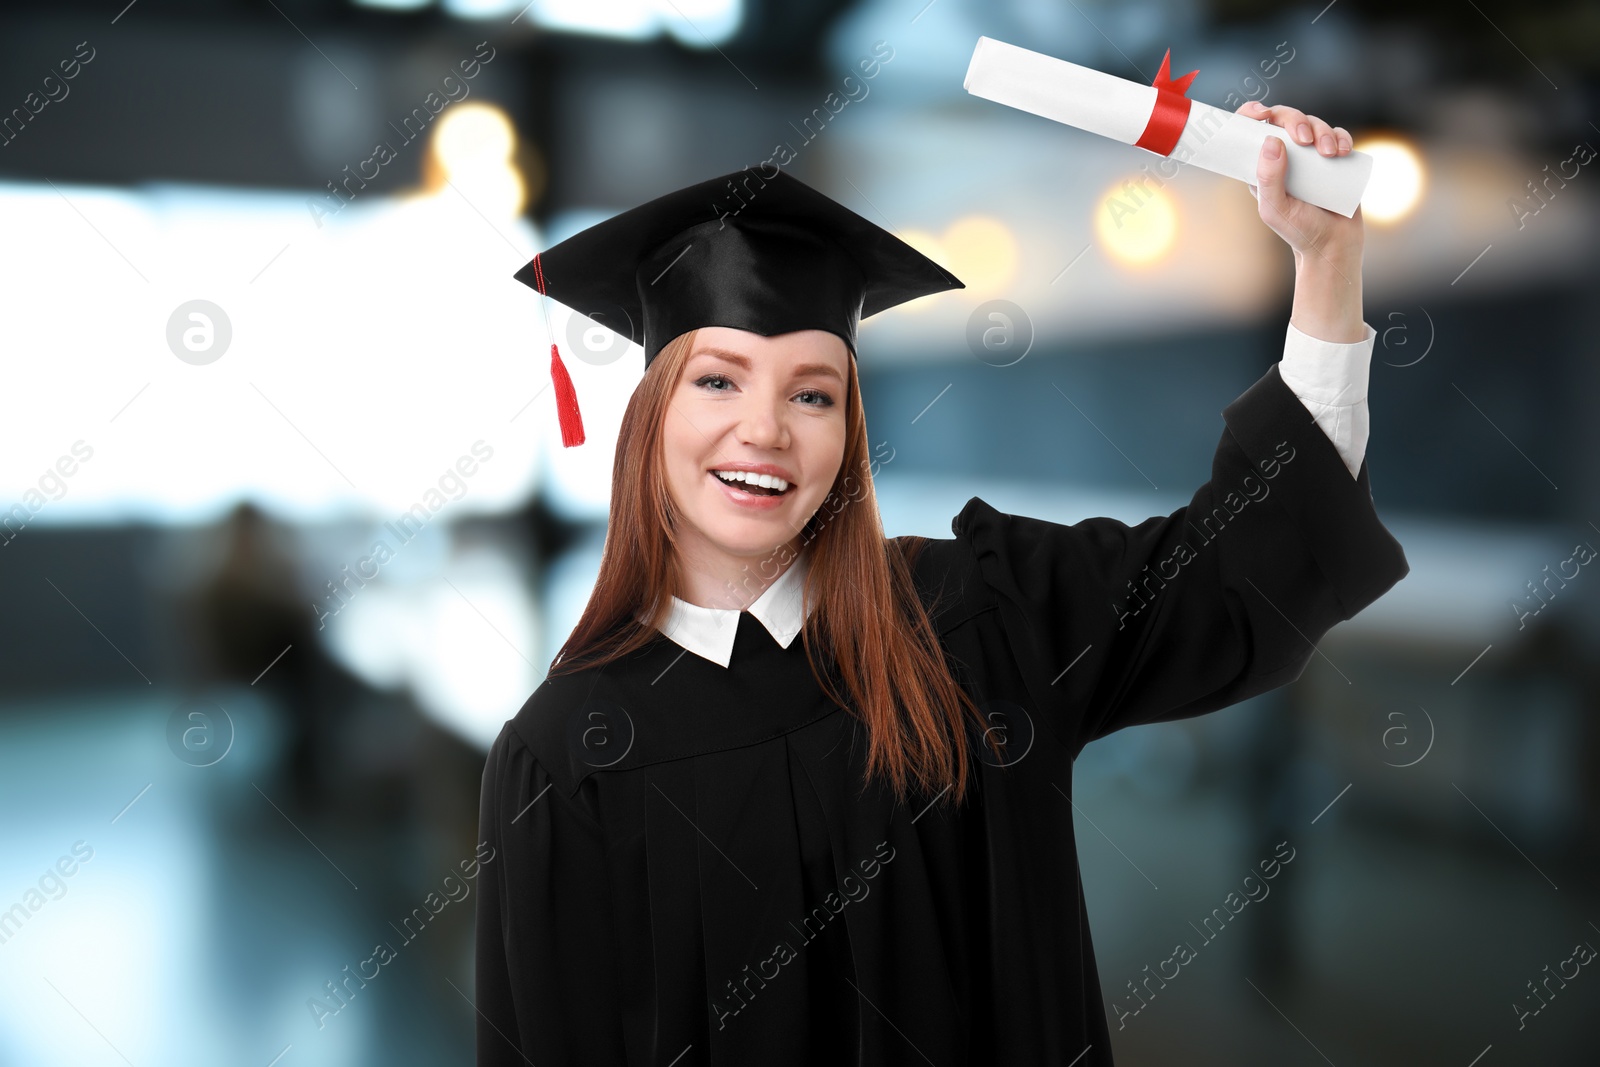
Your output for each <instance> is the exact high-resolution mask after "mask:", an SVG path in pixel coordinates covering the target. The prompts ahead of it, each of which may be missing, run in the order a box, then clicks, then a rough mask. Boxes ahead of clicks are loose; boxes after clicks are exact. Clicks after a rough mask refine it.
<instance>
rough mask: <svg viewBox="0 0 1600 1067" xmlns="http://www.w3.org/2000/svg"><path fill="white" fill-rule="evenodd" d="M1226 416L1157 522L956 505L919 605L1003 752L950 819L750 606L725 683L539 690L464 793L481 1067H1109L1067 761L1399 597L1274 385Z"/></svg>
mask: <svg viewBox="0 0 1600 1067" xmlns="http://www.w3.org/2000/svg"><path fill="white" fill-rule="evenodd" d="M1223 417H1224V421H1225V424H1226V429H1225V430H1224V431H1223V433H1222V436H1221V440H1220V441H1219V443H1218V446H1217V451H1216V454H1215V457H1214V459H1213V461H1212V471H1211V479H1210V481H1208V482H1207V483H1206V484H1204V485H1202V486H1201V487H1200V488H1199V489H1198V490H1197V491H1196V492H1195V494H1194V496H1193V498H1192V500H1191V501H1190V503H1189V504H1188V505H1186V506H1185V507H1183V508H1180V509H1179V510H1178V511H1176V512H1174V513H1173V514H1172V515H1170V516H1160V517H1155V518H1151V519H1147V520H1145V521H1144V522H1141V523H1139V524H1137V525H1135V526H1128V525H1126V524H1124V523H1122V522H1119V521H1117V520H1114V519H1110V518H1092V519H1086V520H1084V521H1082V522H1078V523H1075V524H1072V525H1062V524H1057V523H1051V522H1045V521H1042V520H1039V519H1033V518H1027V517H1024V516H1015V515H1006V514H1001V513H1000V512H997V511H996V510H995V509H994V508H992V507H990V506H989V505H988V504H987V503H985V502H984V501H983V500H982V499H981V498H978V497H973V498H971V499H970V500H969V501H967V504H966V506H965V507H963V508H962V510H961V512H960V514H959V515H957V516H956V517H955V519H954V521H953V522H952V524H951V528H952V532H953V533H954V534H955V537H954V538H952V539H932V540H929V541H928V542H927V543H926V545H925V548H924V550H923V551H922V552H921V553H920V555H919V556H918V557H917V558H916V560H915V570H914V573H915V575H916V578H917V584H918V588H919V591H920V592H921V594H922V595H923V597H924V602H925V603H926V604H929V605H930V610H931V612H932V614H933V619H934V625H935V629H936V630H937V631H938V633H939V637H940V640H941V642H942V643H943V645H944V648H945V650H946V652H947V656H948V658H949V661H950V662H951V665H952V670H953V671H954V672H955V675H956V677H957V679H958V681H959V682H960V683H961V684H962V685H963V686H965V687H966V688H967V691H968V692H969V693H970V694H971V695H972V696H973V698H974V699H975V700H976V701H978V702H979V706H980V707H981V708H983V709H984V710H985V711H986V712H987V713H988V714H989V715H990V716H991V721H993V722H994V723H995V728H997V729H1001V730H1003V731H1004V736H1005V738H1006V743H1007V752H1006V757H1005V759H1004V760H1003V761H1002V760H997V759H996V758H995V757H993V756H992V755H987V754H986V750H982V749H980V748H979V747H978V746H977V745H976V744H975V743H974V745H973V748H972V751H974V752H975V753H978V754H980V756H981V757H982V758H981V759H980V760H979V762H978V763H977V764H976V767H977V769H976V772H975V783H974V784H975V791H974V792H973V793H972V794H971V796H970V799H969V801H968V802H967V803H966V804H965V805H964V806H963V807H962V808H961V809H959V810H956V811H951V810H949V808H948V798H945V802H943V803H940V804H937V805H930V803H929V801H930V800H932V799H933V798H931V797H925V798H919V799H918V800H917V802H916V803H914V804H909V805H901V806H897V805H895V804H894V803H893V800H892V796H891V794H890V793H889V792H888V791H887V790H886V789H885V788H883V787H882V786H881V785H879V784H877V783H874V784H873V785H872V786H871V787H870V788H869V789H868V790H867V791H866V793H865V794H864V795H862V796H859V797H858V796H857V793H858V791H859V785H860V782H861V780H862V767H863V757H864V754H865V732H864V728H863V727H861V726H860V724H859V723H858V722H857V720H856V719H855V718H854V717H853V716H852V715H850V714H849V713H848V712H847V711H845V710H844V709H841V708H838V707H836V706H832V705H830V704H829V702H828V701H827V699H826V698H825V697H824V695H823V694H822V692H821V690H820V689H819V687H818V686H817V684H816V682H815V680H814V679H813V677H812V675H811V672H810V669H809V667H808V665H807V662H806V654H805V651H804V647H803V643H802V641H801V640H800V639H798V638H797V639H796V640H795V641H794V642H793V643H792V644H791V645H790V646H789V648H788V649H784V648H781V647H780V646H779V645H778V644H777V643H776V642H775V641H774V640H773V639H772V638H771V636H770V635H769V634H768V633H767V631H766V630H765V628H764V627H763V626H762V625H761V623H760V621H759V620H757V619H756V618H755V617H754V616H752V615H750V614H749V613H748V612H743V613H741V614H740V615H739V624H738V629H737V633H736V639H735V644H734V650H733V658H732V661H731V667H729V668H723V667H721V666H718V665H717V664H715V663H711V662H709V661H707V660H704V659H702V658H701V657H699V656H697V655H695V654H693V653H686V652H684V650H683V649H682V648H680V647H679V646H678V645H676V644H674V643H673V642H671V641H670V640H668V639H667V638H665V637H662V636H659V635H658V638H657V640H656V641H655V642H654V643H653V644H651V645H650V646H648V647H646V648H645V649H643V650H641V651H640V652H639V653H637V654H635V655H634V656H633V657H632V658H630V659H628V660H626V661H621V662H617V663H613V664H611V665H609V666H607V667H605V668H602V669H598V670H589V671H585V672H581V673H575V674H571V675H567V676H562V677H557V678H555V679H551V680H546V681H545V682H544V683H543V684H542V685H540V687H539V688H538V690H537V691H535V692H534V694H533V695H532V696H531V697H530V698H529V699H528V701H527V703H526V704H525V705H524V706H523V708H522V709H521V710H520V711H519V712H518V713H517V715H516V716H515V718H513V719H511V720H510V721H509V722H508V723H507V724H506V725H505V727H504V728H503V729H502V731H501V733H500V735H499V737H498V739H497V740H496V741H495V742H494V745H493V748H492V749H491V751H490V753H489V757H488V761H487V764H486V767H485V770H484V775H483V791H482V808H481V827H480V829H481V838H482V840H484V841H487V842H488V843H489V844H490V845H491V846H492V847H493V849H494V856H495V858H493V859H492V860H491V861H489V862H487V863H485V864H484V866H483V874H482V883H481V893H480V895H479V898H478V915H477V975H476V980H477V990H476V1002H477V1008H478V1012H479V1020H478V1033H477V1057H478V1058H477V1062H478V1064H479V1065H480V1067H491V1065H492V1067H500V1065H506V1064H523V1063H532V1064H535V1065H537V1067H564V1065H568V1064H630V1065H634V1064H637V1065H644V1064H651V1065H658V1067H667V1065H669V1064H671V1065H675V1067H691V1065H704V1064H715V1065H719V1067H721V1065H730V1064H740V1065H743V1064H762V1065H791V1064H794V1065H798V1064H809V1063H826V1064H860V1065H867V1064H871V1065H884V1064H907V1065H911V1064H916V1065H926V1064H930V1063H931V1064H935V1065H938V1067H955V1065H967V1064H1008V1065H1015V1064H1050V1065H1053V1067H1063V1065H1066V1064H1074V1065H1081V1067H1089V1065H1103V1064H1110V1063H1111V1062H1112V1057H1111V1041H1110V1033H1109V1027H1108V1021H1107V1018H1106V1013H1105V1008H1104V1005H1103V1003H1102V1000H1101V992H1100V981H1099V977H1098V974H1097V973H1096V969H1095V961H1094V953H1093V949H1092V946H1091V944H1090V936H1089V922H1088V918H1087V916H1086V915H1085V912H1084V902H1083V892H1082V885H1081V882H1080V880H1079V872H1078V863H1077V851H1076V842H1075V840H1074V833H1073V820H1072V806H1071V804H1070V803H1069V801H1068V797H1069V796H1070V795H1071V793H1072V766H1073V760H1074V758H1075V757H1076V756H1077V754H1078V753H1079V751H1081V750H1082V748H1083V746H1084V745H1085V744H1087V743H1088V742H1089V741H1092V740H1094V739H1095V738H1098V737H1102V736H1104V735H1106V734H1108V733H1110V732H1111V731H1113V730H1117V729H1121V728H1122V727H1125V726H1130V725H1134V724H1137V723H1148V722H1154V721H1160V720H1167V719H1174V718H1179V717H1185V716H1192V715H1199V714H1201V713H1204V712H1208V711H1213V710H1215V709H1218V708H1222V707H1226V706H1228V705H1230V704H1233V703H1235V702H1237V701H1239V700H1242V699H1244V698H1246V697H1249V696H1253V695H1255V694H1258V693H1262V692H1265V691H1267V690H1270V689H1273V688H1275V687H1277V686H1281V685H1284V684H1286V683H1288V682H1291V681H1294V680H1295V679H1296V678H1297V677H1299V675H1300V673H1301V672H1302V671H1303V670H1304V668H1305V666H1306V664H1307V663H1308V662H1309V660H1310V659H1311V657H1312V655H1313V654H1314V653H1313V642H1315V641H1316V640H1318V639H1319V638H1320V637H1321V636H1322V635H1323V634H1324V633H1326V632H1327V631H1328V629H1329V628H1330V627H1332V626H1333V625H1334V624H1335V623H1337V622H1339V621H1340V620H1343V619H1348V618H1350V617H1351V616H1352V615H1354V614H1355V613H1356V612H1358V611H1360V610H1361V609H1362V608H1363V607H1365V606H1366V605H1367V604H1370V603H1371V602H1372V601H1373V600H1375V599H1377V597H1379V596H1380V595H1382V594H1383V593H1384V592H1385V591H1386V590H1388V589H1389V588H1390V587H1391V586H1392V585H1394V583H1395V582H1397V581H1399V580H1400V579H1401V578H1402V577H1404V576H1405V574H1406V573H1407V571H1408V566H1407V563H1406V560H1405V556H1404V554H1403V552H1402V551H1401V548H1400V545H1399V544H1398V543H1397V542H1396V541H1395V540H1394V538H1393V537H1392V536H1391V535H1390V534H1389V532H1388V531H1387V530H1386V529H1385V528H1384V526H1383V525H1382V524H1381V523H1380V522H1379V520H1378V516H1377V514H1376V512H1375V510H1374V505H1373V500H1372V495H1371V489H1370V483H1369V481H1368V476H1367V468H1366V465H1365V463H1363V464H1362V466H1361V469H1360V475H1359V477H1358V478H1354V479H1353V478H1351V476H1350V472H1349V470H1348V468H1346V467H1345V466H1344V463H1343V461H1342V460H1341V459H1340V457H1339V454H1338V452H1337V450H1336V449H1335V448H1334V446H1333V443H1332V442H1331V441H1330V440H1329V439H1328V438H1327V437H1326V436H1325V435H1324V434H1323V432H1322V431H1321V429H1320V428H1319V427H1318V426H1317V425H1316V424H1315V423H1314V422H1313V421H1312V419H1311V416H1310V414H1309V413H1308V412H1307V410H1306V408H1305V406H1304V405H1302V404H1301V403H1300V401H1299V400H1298V399H1297V398H1296V397H1295V396H1294V394H1293V393H1291V392H1290V391H1289V389H1288V387H1287V386H1286V385H1284V383H1283V381H1282V379H1281V378H1280V377H1279V374H1278V368H1277V366H1276V365H1274V366H1272V367H1271V368H1270V369H1269V370H1268V371H1267V373H1266V374H1265V375H1263V376H1262V377H1261V378H1260V379H1259V380H1258V381H1257V382H1256V383H1255V384H1254V385H1252V386H1251V387H1250V388H1249V389H1248V390H1247V391H1246V392H1245V393H1244V394H1243V395H1241V396H1240V397H1239V398H1238V399H1236V400H1234V401H1233V402H1232V403H1231V404H1229V405H1228V406H1227V408H1225V409H1224V411H1223ZM896 542H897V543H898V544H900V546H901V547H902V548H904V547H905V544H906V539H904V538H897V539H896ZM1181 542H1186V543H1187V545H1188V546H1189V547H1188V550H1187V551H1185V550H1183V549H1180V548H1179V545H1180V543H1181ZM1147 568H1148V569H1147ZM1130 581H1135V582H1139V583H1141V588H1143V589H1145V590H1147V591H1148V592H1147V593H1146V594H1144V595H1143V596H1142V598H1141V599H1130V597H1132V596H1133V591H1132V589H1131V587H1130V586H1129V584H1128V583H1129V582H1130ZM1141 604H1142V605H1143V606H1142V607H1141V606H1140V605H1141ZM1069 666H1070V669H1069ZM663 672H665V673H663ZM975 738H976V735H975V734H974V735H973V739H974V740H975Z"/></svg>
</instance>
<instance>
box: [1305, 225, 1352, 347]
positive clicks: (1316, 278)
mask: <svg viewBox="0 0 1600 1067" xmlns="http://www.w3.org/2000/svg"><path fill="white" fill-rule="evenodd" d="M1289 321H1290V322H1291V323H1292V324H1293V325H1294V328H1295V329H1297V330H1299V331H1300V332H1301V333H1303V334H1306V335H1307V336H1309V337H1315V338H1317V339H1319V340H1323V341H1331V342H1334V343H1338V344H1353V343H1355V342H1357V341H1362V340H1365V339H1366V335H1367V327H1366V322H1365V320H1364V318H1363V312H1362V301H1361V251H1360V248H1359V247H1356V248H1353V249H1352V248H1350V247H1348V246H1344V247H1330V248H1324V249H1322V250H1320V251H1310V252H1305V253H1300V252H1297V253H1296V254H1295V280H1294V307H1293V310H1292V312H1291V314H1290V318H1289Z"/></svg>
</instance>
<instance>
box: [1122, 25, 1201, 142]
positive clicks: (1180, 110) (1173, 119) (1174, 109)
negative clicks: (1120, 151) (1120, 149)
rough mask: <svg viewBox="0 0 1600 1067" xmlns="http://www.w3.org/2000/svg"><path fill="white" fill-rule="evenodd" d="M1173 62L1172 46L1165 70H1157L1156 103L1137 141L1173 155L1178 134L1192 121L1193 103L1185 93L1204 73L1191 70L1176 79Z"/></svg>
mask: <svg viewBox="0 0 1600 1067" xmlns="http://www.w3.org/2000/svg"><path fill="white" fill-rule="evenodd" d="M1171 64H1172V49H1170V48H1169V49H1167V54H1166V55H1164V56H1162V57H1161V69H1160V70H1158V71H1156V80H1155V81H1154V82H1152V83H1151V84H1152V85H1154V86H1155V87H1156V106H1155V108H1154V110H1152V111H1151V112H1150V121H1149V122H1147V123H1145V126H1144V132H1143V133H1141V134H1140V135H1139V139H1138V140H1137V141H1135V142H1133V143H1134V144H1135V145H1136V146H1138V147H1139V148H1144V149H1148V150H1149V151H1151V152H1156V153H1159V154H1160V155H1163V156H1170V155H1171V154H1172V150H1173V149H1174V148H1176V147H1177V146H1178V137H1179V136H1180V135H1181V134H1182V133H1183V127H1184V125H1185V124H1187V123H1188V121H1189V105H1190V104H1191V103H1193V101H1191V100H1190V99H1189V98H1188V97H1187V96H1185V95H1183V94H1184V93H1186V92H1188V91H1189V84H1190V83H1191V82H1193V81H1194V79H1195V75H1197V74H1199V73H1200V72H1199V71H1198V70H1191V71H1190V72H1189V73H1187V74H1185V75H1184V76H1183V77H1181V78H1174V77H1173V76H1172V66H1171Z"/></svg>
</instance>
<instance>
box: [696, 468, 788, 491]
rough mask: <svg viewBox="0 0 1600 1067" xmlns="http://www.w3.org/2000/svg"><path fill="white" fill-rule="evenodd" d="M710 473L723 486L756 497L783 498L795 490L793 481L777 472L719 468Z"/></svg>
mask: <svg viewBox="0 0 1600 1067" xmlns="http://www.w3.org/2000/svg"><path fill="white" fill-rule="evenodd" d="M709 473H710V474H711V476H712V477H713V478H715V479H717V480H718V481H719V482H721V483H722V484H724V485H727V486H731V487H732V488H734V489H738V490H741V491H743V492H747V493H750V494H752V495H754V496H781V495H783V494H784V493H787V492H788V491H789V490H790V489H792V488H794V483H793V480H792V479H789V478H785V477H783V476H782V475H780V474H777V473H776V472H775V471H755V470H738V469H729V468H726V467H718V468H716V469H714V470H712V471H710V472H709Z"/></svg>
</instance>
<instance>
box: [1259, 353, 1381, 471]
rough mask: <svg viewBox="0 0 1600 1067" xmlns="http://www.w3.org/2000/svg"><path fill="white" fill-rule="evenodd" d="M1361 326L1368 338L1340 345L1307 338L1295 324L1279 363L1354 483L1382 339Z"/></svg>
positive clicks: (1364, 448)
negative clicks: (1375, 352)
mask: <svg viewBox="0 0 1600 1067" xmlns="http://www.w3.org/2000/svg"><path fill="white" fill-rule="evenodd" d="M1362 325H1363V326H1365V327H1366V331H1367V335H1366V337H1365V338H1363V339H1362V340H1360V341H1355V342H1352V343H1350V344H1340V343H1338V342H1335V341H1324V340H1321V339H1320V338H1316V337H1312V336H1311V335H1309V334H1306V333H1302V332H1301V331H1300V330H1298V329H1296V328H1295V325H1294V323H1292V322H1291V323H1290V324H1289V329H1288V333H1287V334H1286V335H1285V337H1284V343H1283V359H1282V361H1281V362H1280V363H1279V364H1278V375H1279V377H1281V378H1282V379H1283V384H1285V385H1287V386H1288V387H1289V391H1290V392H1292V393H1294V395H1295V396H1297V397H1299V398H1300V402H1301V403H1302V404H1304V405H1305V406H1306V410H1307V411H1309V412H1311V417H1312V418H1313V419H1315V420H1316V423H1317V425H1318V426H1320V427H1322V432H1323V433H1325V434H1327V435H1328V440H1330V441H1332V442H1333V447H1334V448H1336V449H1337V450H1338V452H1339V456H1340V458H1342V459H1343V460H1344V465H1345V467H1346V468H1347V469H1348V470H1349V471H1350V477H1352V478H1355V477H1357V476H1359V474H1360V472H1361V460H1362V458H1363V457H1364V456H1365V455H1366V452H1367V436H1368V432H1369V428H1370V420H1369V418H1368V413H1367V378H1368V372H1369V370H1370V369H1371V366H1372V343H1373V340H1374V339H1375V338H1376V337H1377V336H1378V331H1377V330H1374V329H1373V328H1372V326H1371V325H1370V324H1367V323H1362Z"/></svg>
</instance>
